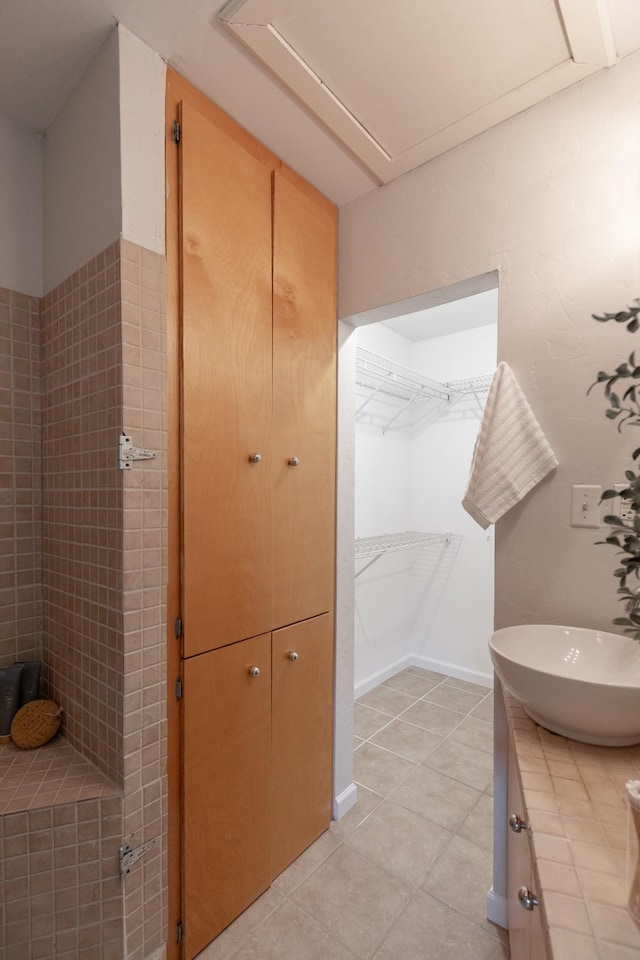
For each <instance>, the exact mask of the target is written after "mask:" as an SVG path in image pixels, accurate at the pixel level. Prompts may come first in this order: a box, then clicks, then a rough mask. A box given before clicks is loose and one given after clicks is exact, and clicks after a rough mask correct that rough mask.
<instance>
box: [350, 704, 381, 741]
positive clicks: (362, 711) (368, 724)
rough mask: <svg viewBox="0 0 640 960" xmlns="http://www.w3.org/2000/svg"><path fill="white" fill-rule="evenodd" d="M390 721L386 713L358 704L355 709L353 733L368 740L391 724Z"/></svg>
mask: <svg viewBox="0 0 640 960" xmlns="http://www.w3.org/2000/svg"><path fill="white" fill-rule="evenodd" d="M389 719H390V718H389V715H388V714H386V713H380V711H379V710H372V709H371V708H370V707H363V706H362V704H360V703H356V704H355V705H354V708H353V732H354V734H355V735H356V737H360V738H361V739H362V740H368V739H369V737H372V736H373V734H374V733H377V732H378V730H381V729H382V727H384V726H385V725H386V724H387V723H389Z"/></svg>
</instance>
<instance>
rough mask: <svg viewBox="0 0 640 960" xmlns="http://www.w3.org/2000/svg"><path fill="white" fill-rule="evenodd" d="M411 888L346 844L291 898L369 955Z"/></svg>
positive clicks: (350, 945) (348, 943)
mask: <svg viewBox="0 0 640 960" xmlns="http://www.w3.org/2000/svg"><path fill="white" fill-rule="evenodd" d="M411 893H412V887H411V885H410V884H408V883H406V882H405V881H404V880H400V879H399V878H398V877H395V876H394V875H393V874H391V873H389V871H388V870H384V869H383V868H382V867H379V866H377V865H376V864H374V863H372V862H371V861H370V860H368V859H367V858H366V857H364V856H362V854H360V853H358V852H357V851H356V850H353V849H351V848H350V847H349V846H347V845H346V844H344V845H343V846H341V847H340V848H339V849H338V850H336V852H335V853H334V854H333V856H331V857H330V858H329V859H328V860H327V861H326V863H324V864H323V865H322V866H321V867H320V868H319V869H318V870H316V872H315V873H314V874H313V875H312V876H311V877H310V878H309V879H308V880H307V881H306V882H305V883H303V884H302V886H300V887H298V889H297V890H296V891H295V893H294V895H293V900H294V901H295V902H296V903H297V904H298V905H299V906H300V907H302V909H303V910H304V911H305V912H306V913H308V914H310V915H311V916H312V917H315V919H316V920H318V921H319V923H321V924H322V926H323V927H324V928H325V929H326V930H331V932H332V934H333V936H334V937H335V938H336V939H337V940H339V941H340V942H341V943H342V944H344V945H345V946H346V947H347V948H348V949H349V950H351V951H352V952H353V953H355V954H356V956H358V957H368V956H370V954H371V952H372V951H373V950H374V949H375V947H376V946H377V945H378V944H379V943H380V941H381V940H382V938H383V936H384V935H385V934H386V932H387V930H388V929H389V926H390V925H391V923H392V922H393V921H394V920H395V919H396V917H398V916H399V915H400V913H401V912H402V910H403V909H404V907H405V905H406V904H407V901H408V900H409V898H410V896H411Z"/></svg>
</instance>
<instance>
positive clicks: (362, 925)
mask: <svg viewBox="0 0 640 960" xmlns="http://www.w3.org/2000/svg"><path fill="white" fill-rule="evenodd" d="M492 719H493V696H492V694H491V693H490V692H489V691H488V690H486V689H485V688H484V687H480V686H477V685H475V684H472V683H466V682H465V681H460V680H456V679H454V678H451V677H445V676H442V675H441V674H437V673H432V672H430V671H427V670H421V669H420V668H418V667H410V668H409V669H407V670H405V671H404V672H402V673H400V674H398V675H397V676H395V677H393V678H392V679H391V680H388V681H386V682H385V683H383V684H382V685H381V686H379V687H377V688H376V689H375V690H372V691H371V692H370V693H367V694H365V696H363V697H361V698H360V699H359V701H358V702H357V703H356V706H355V732H356V738H355V754H354V765H355V779H356V782H357V783H358V803H357V805H356V806H355V807H354V808H353V809H352V810H350V811H349V813H348V814H347V815H346V816H345V817H344V818H343V819H342V820H341V821H339V822H338V823H333V824H332V825H331V827H330V829H329V830H328V831H327V832H326V833H325V834H324V835H323V836H322V837H320V839H319V840H317V841H316V842H315V843H314V844H313V845H312V846H311V847H309V849H308V850H306V851H305V852H304V853H303V854H302V856H300V857H299V858H298V859H297V860H296V861H295V863H293V864H291V866H290V867H289V868H288V869H287V870H285V872H284V873H283V874H282V875H281V876H280V877H278V878H277V880H275V881H274V883H273V885H272V887H271V888H270V889H269V890H268V891H267V892H266V893H265V894H263V896H262V897H260V899H259V900H257V901H256V902H255V903H254V904H253V905H252V906H251V907H249V909H248V910H246V911H245V912H244V913H243V914H242V916H240V917H239V918H238V919H237V920H236V921H235V922H234V923H233V924H231V926H230V927H228V928H227V929H226V930H225V931H223V933H221V934H220V936H219V937H217V939H216V940H214V942H213V943H212V944H210V945H209V946H208V947H207V948H206V949H205V950H204V951H203V952H202V953H201V954H200V955H199V957H198V960H230V958H232V957H233V958H234V960H355V958H360V960H508V957H509V947H508V937H507V934H506V932H505V931H504V930H502V929H501V928H499V927H496V926H494V925H493V924H491V923H489V922H488V921H487V920H486V919H485V898H486V893H487V890H488V889H489V887H490V885H491V847H492V807H493V799H492V751H493V741H492Z"/></svg>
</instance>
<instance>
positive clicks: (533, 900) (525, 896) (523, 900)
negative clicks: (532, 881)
mask: <svg viewBox="0 0 640 960" xmlns="http://www.w3.org/2000/svg"><path fill="white" fill-rule="evenodd" d="M518 900H519V901H520V904H521V905H522V906H523V907H524V909H525V910H533V908H534V907H537V906H538V898H537V897H536V895H535V894H534V893H531V890H529V887H520V889H519V890H518Z"/></svg>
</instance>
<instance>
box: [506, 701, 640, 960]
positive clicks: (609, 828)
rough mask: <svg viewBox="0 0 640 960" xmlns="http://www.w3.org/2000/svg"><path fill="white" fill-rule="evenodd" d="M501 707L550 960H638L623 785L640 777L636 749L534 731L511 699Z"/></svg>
mask: <svg viewBox="0 0 640 960" xmlns="http://www.w3.org/2000/svg"><path fill="white" fill-rule="evenodd" d="M505 702H506V708H507V715H508V719H509V726H510V728H511V732H512V734H513V739H514V743H515V749H516V758H517V763H518V768H519V776H520V785H521V789H522V797H523V802H524V806H525V808H526V810H525V815H526V819H527V823H528V824H529V826H530V830H531V841H532V853H533V857H534V861H535V863H534V867H535V870H536V874H537V879H538V889H537V890H536V893H537V894H538V896H539V899H540V901H541V906H542V911H543V922H544V925H545V927H546V929H547V932H548V939H549V943H550V946H551V956H552V960H576V958H578V957H579V958H580V960H638V957H640V926H638V925H637V924H636V923H635V922H634V920H633V919H632V917H631V915H630V914H629V912H628V910H627V908H626V903H627V884H626V876H625V873H626V847H627V804H626V797H625V786H624V785H625V782H626V781H627V780H637V779H640V745H639V746H634V747H624V748H617V747H595V746H591V745H589V744H585V743H578V741H576V740H569V739H567V738H566V737H561V736H557V735H555V734H553V733H549V732H548V731H547V730H544V729H543V728H542V727H540V726H538V725H537V724H536V723H534V722H533V720H531V719H530V718H529V717H528V716H527V714H526V713H525V712H524V710H523V709H522V707H521V706H520V704H519V703H518V701H517V700H515V699H514V698H513V697H510V696H508V695H507V696H506V697H505Z"/></svg>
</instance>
